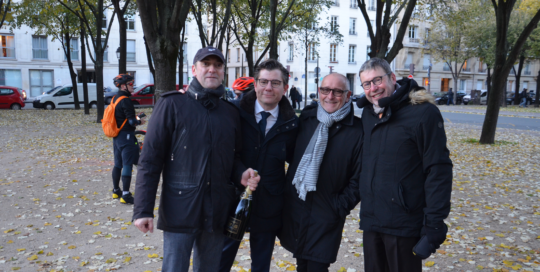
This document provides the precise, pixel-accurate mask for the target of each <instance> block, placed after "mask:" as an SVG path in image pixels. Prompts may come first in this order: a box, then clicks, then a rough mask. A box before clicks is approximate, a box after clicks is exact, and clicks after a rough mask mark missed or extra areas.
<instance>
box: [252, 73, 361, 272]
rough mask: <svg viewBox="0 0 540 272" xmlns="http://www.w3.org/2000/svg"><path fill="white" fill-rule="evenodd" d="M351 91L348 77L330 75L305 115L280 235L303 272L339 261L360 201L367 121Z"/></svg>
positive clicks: (286, 192) (322, 267) (294, 159)
mask: <svg viewBox="0 0 540 272" xmlns="http://www.w3.org/2000/svg"><path fill="white" fill-rule="evenodd" d="M349 89H350V87H349V81H348V80H347V78H346V77H345V76H343V75H341V74H337V73H333V74H330V75H327V76H326V77H325V78H324V79H323V81H322V83H321V87H320V88H319V98H320V100H319V102H318V103H317V104H316V105H309V106H307V107H305V108H304V110H303V111H302V114H301V115H300V127H299V131H298V138H297V139H296V147H295V150H294V158H293V161H292V163H291V164H290V166H289V170H288V172H287V183H286V188H285V206H284V207H285V208H284V210H283V213H284V216H283V229H282V231H281V233H280V235H279V236H278V237H279V238H280V241H281V245H282V246H283V247H285V248H286V249H287V250H289V251H291V252H292V253H293V254H294V257H295V258H296V259H297V271H300V272H302V271H304V272H307V271H309V272H319V271H328V268H329V266H330V264H331V263H333V262H335V261H336V257H337V253H338V250H339V247H340V243H341V233H342V230H343V226H344V224H345V217H346V216H347V215H348V214H349V213H350V211H351V210H352V209H353V208H354V207H355V206H356V204H358V202H359V201H360V198H359V192H358V177H359V173H360V166H361V156H360V153H361V148H362V135H363V132H362V121H361V120H360V118H358V117H356V116H354V110H353V106H352V104H351V91H350V90H349ZM261 180H262V179H261Z"/></svg>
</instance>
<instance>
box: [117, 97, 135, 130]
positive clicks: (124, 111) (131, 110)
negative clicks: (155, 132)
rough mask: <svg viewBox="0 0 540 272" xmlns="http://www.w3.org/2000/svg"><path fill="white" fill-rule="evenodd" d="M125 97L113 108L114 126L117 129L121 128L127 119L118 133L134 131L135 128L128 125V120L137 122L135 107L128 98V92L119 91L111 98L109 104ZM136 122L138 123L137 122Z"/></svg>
mask: <svg viewBox="0 0 540 272" xmlns="http://www.w3.org/2000/svg"><path fill="white" fill-rule="evenodd" d="M122 96H126V98H124V99H122V100H120V102H118V105H116V107H115V108H114V118H115V119H116V125H117V126H118V127H120V126H122V123H124V121H125V120H126V119H127V120H128V121H126V124H125V125H124V126H123V127H122V129H121V130H120V131H135V127H134V126H132V125H131V124H130V123H129V120H130V119H133V120H134V121H137V120H136V119H135V118H136V117H135V107H134V106H133V102H132V101H131V99H130V98H129V97H130V96H131V93H130V92H126V91H119V92H118V94H117V95H115V96H114V97H113V98H112V101H111V104H112V103H114V102H115V101H116V100H117V99H118V98H120V97H122ZM137 122H138V121H137Z"/></svg>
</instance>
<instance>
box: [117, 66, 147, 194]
mask: <svg viewBox="0 0 540 272" xmlns="http://www.w3.org/2000/svg"><path fill="white" fill-rule="evenodd" d="M133 81H134V79H133V77H132V76H130V75H129V74H120V75H118V76H116V77H115V78H114V85H115V86H116V87H118V89H119V91H118V94H117V95H115V96H114V97H113V98H112V100H111V104H112V103H114V102H115V101H116V100H117V99H118V98H120V97H121V96H126V97H127V99H122V100H121V101H120V102H118V105H116V108H115V111H114V116H115V118H116V124H117V125H118V126H122V124H124V122H125V121H126V119H127V122H125V124H124V125H123V127H122V129H121V130H120V133H119V134H118V136H116V137H114V138H113V149H114V167H113V170H112V179H113V195H112V197H113V198H114V199H118V198H119V199H120V202H121V203H124V204H133V201H134V200H133V195H132V194H131V193H130V192H129V187H130V185H131V172H132V169H133V165H134V164H135V165H136V164H137V162H138V161H139V144H138V142H137V138H136V137H135V127H136V126H138V125H143V124H144V123H145V120H144V118H142V119H139V118H138V117H137V116H136V115H135V107H133V102H131V99H129V97H130V96H131V94H132V93H133ZM120 178H121V179H122V190H120Z"/></svg>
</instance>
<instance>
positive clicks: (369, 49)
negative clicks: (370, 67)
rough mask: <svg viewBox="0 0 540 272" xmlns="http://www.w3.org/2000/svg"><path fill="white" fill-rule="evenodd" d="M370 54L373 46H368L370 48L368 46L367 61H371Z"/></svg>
mask: <svg viewBox="0 0 540 272" xmlns="http://www.w3.org/2000/svg"><path fill="white" fill-rule="evenodd" d="M369 53H371V45H368V46H367V49H366V60H369V59H370V57H369Z"/></svg>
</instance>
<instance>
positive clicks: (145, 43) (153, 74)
mask: <svg viewBox="0 0 540 272" xmlns="http://www.w3.org/2000/svg"><path fill="white" fill-rule="evenodd" d="M143 40H144V48H145V49H146V60H147V61H148V69H150V73H152V78H153V79H154V83H155V82H156V70H155V69H154V64H153V63H152V53H151V52H150V48H148V43H147V42H146V38H145V37H144V36H143Z"/></svg>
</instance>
